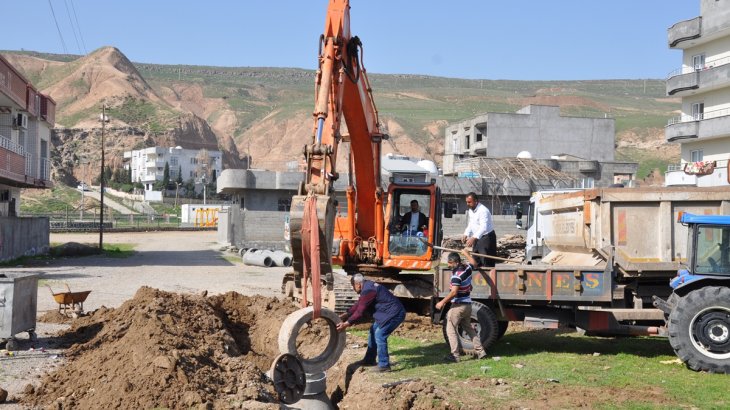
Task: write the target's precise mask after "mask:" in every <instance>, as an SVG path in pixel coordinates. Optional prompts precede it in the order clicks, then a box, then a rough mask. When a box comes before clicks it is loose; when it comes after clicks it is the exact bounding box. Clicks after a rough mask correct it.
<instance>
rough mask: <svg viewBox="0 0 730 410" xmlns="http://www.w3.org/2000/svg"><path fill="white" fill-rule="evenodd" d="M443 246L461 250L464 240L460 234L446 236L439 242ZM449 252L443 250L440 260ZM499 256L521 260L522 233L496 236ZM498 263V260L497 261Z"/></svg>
mask: <svg viewBox="0 0 730 410" xmlns="http://www.w3.org/2000/svg"><path fill="white" fill-rule="evenodd" d="M441 246H443V247H444V248H449V249H455V250H461V249H463V248H464V242H461V235H455V236H447V237H445V238H444V239H443V241H442V242H441ZM448 254H449V252H443V254H442V256H441V260H442V262H444V263H445V262H446V257H448ZM496 256H498V257H500V258H507V259H513V260H518V261H519V260H522V259H524V258H525V238H524V237H523V236H522V235H512V234H507V235H504V236H501V237H499V238H497V254H496ZM497 263H499V262H497Z"/></svg>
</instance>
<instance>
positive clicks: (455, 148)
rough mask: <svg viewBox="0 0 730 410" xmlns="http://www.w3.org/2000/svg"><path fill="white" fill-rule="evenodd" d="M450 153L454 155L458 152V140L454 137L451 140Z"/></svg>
mask: <svg viewBox="0 0 730 410" xmlns="http://www.w3.org/2000/svg"><path fill="white" fill-rule="evenodd" d="M451 152H452V153H454V154H456V153H457V152H459V140H458V139H457V138H456V136H454V138H453V139H452V140H451Z"/></svg>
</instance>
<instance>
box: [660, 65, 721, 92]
mask: <svg viewBox="0 0 730 410" xmlns="http://www.w3.org/2000/svg"><path fill="white" fill-rule="evenodd" d="M729 78H730V57H724V58H720V59H716V60H712V61H707V62H706V63H705V65H704V66H702V67H696V68H695V67H683V68H681V69H678V70H675V71H673V72H671V73H670V74H669V77H668V78H667V95H678V96H682V95H688V94H693V93H692V92H689V91H690V90H697V89H699V90H701V91H702V92H707V91H712V90H717V89H719V88H724V87H728V86H730V80H728V79H729Z"/></svg>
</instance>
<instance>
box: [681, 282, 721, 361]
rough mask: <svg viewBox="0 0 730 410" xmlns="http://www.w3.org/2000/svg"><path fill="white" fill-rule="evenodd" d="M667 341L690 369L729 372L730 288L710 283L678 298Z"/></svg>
mask: <svg viewBox="0 0 730 410" xmlns="http://www.w3.org/2000/svg"><path fill="white" fill-rule="evenodd" d="M669 343H671V345H672V348H673V349H674V352H675V353H676V354H677V356H679V358H680V359H681V360H682V361H683V362H685V363H686V364H687V367H689V368H690V369H692V370H696V371H707V372H712V373H726V374H730V288H726V287H721V286H709V287H706V288H702V289H697V290H694V291H692V292H690V293H688V294H687V295H685V296H684V297H682V298H680V299H679V300H677V305H676V307H675V308H674V310H672V313H671V314H670V315H669Z"/></svg>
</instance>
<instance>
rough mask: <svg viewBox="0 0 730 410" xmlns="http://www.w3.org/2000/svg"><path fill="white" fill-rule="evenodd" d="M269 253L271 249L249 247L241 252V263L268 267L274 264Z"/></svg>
mask: <svg viewBox="0 0 730 410" xmlns="http://www.w3.org/2000/svg"><path fill="white" fill-rule="evenodd" d="M271 255H272V254H271V251H267V250H259V249H254V248H251V249H249V250H248V252H246V253H244V254H243V263H244V264H246V265H249V266H263V267H266V268H270V267H272V266H274V260H273V259H271Z"/></svg>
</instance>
